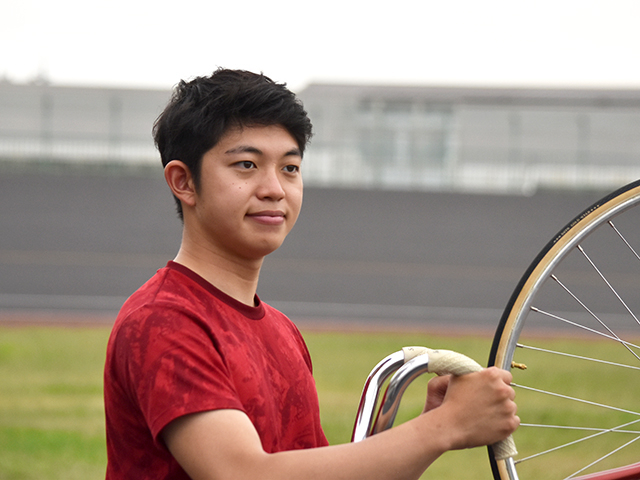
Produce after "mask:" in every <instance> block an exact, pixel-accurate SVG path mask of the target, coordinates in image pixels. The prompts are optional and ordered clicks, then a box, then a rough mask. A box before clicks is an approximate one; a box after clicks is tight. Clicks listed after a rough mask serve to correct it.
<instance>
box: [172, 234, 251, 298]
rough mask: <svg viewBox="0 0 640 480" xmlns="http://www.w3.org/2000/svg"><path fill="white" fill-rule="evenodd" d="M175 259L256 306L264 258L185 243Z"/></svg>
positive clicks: (226, 291) (224, 289)
mask: <svg viewBox="0 0 640 480" xmlns="http://www.w3.org/2000/svg"><path fill="white" fill-rule="evenodd" d="M174 261H175V262H176V263H179V264H181V265H184V266H185V267H187V268H189V269H190V270H192V271H194V272H195V273H197V274H198V275H200V276H201V277H202V278H204V279H205V280H207V281H208V282H209V283H211V284H212V285H213V286H214V287H216V288H218V289H219V290H221V291H222V292H224V293H226V294H227V295H229V296H230V297H232V298H235V299H236V300H238V301H239V302H242V303H244V304H246V305H251V306H254V305H255V295H256V290H257V288H258V278H259V276H260V268H261V267H262V259H259V260H245V259H236V258H227V257H225V256H222V255H219V254H217V253H216V252H212V251H203V250H202V249H198V248H194V246H193V245H188V244H185V241H184V239H183V242H182V245H181V247H180V250H179V251H178V254H177V255H176V257H175V259H174Z"/></svg>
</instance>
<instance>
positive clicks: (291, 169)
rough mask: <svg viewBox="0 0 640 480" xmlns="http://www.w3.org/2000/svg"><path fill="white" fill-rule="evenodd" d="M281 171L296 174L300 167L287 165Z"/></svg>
mask: <svg viewBox="0 0 640 480" xmlns="http://www.w3.org/2000/svg"><path fill="white" fill-rule="evenodd" d="M283 170H284V171H285V172H287V173H296V172H299V171H300V167H299V166H297V165H287V166H286V167H284V169H283Z"/></svg>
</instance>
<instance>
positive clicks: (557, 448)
mask: <svg viewBox="0 0 640 480" xmlns="http://www.w3.org/2000/svg"><path fill="white" fill-rule="evenodd" d="M639 421H640V420H634V421H632V422H629V423H625V424H624V425H620V426H618V427H613V428H609V429H606V430H602V431H598V432H597V433H594V434H593V435H588V436H586V437H583V438H579V439H578V440H574V441H573V442H568V443H564V444H562V445H558V446H557V447H553V448H550V449H548V450H545V451H543V452H538V453H535V454H533V455H529V456H528V457H525V458H520V459H518V460H515V461H514V463H516V464H518V463H522V462H526V461H528V460H532V459H534V458H537V457H541V456H543V455H547V454H549V453H552V452H555V451H558V450H561V449H563V448H566V447H570V446H571V445H576V444H578V443H582V442H585V441H587V440H591V439H592V438H596V437H599V436H600V435H604V434H605V433H611V432H617V431H619V430H620V429H621V428H625V427H628V426H629V425H633V424H634V423H638V422H639ZM638 438H640V437H636V438H634V439H633V440H632V442H635V441H636V440H637V439H638ZM581 471H582V470H581ZM577 473H579V472H577ZM573 475H576V474H575V473H574V474H573Z"/></svg>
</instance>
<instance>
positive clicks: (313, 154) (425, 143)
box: [300, 85, 640, 193]
mask: <svg viewBox="0 0 640 480" xmlns="http://www.w3.org/2000/svg"><path fill="white" fill-rule="evenodd" d="M300 96H301V97H302V98H303V100H304V102H305V106H306V107H307V110H308V111H309V113H310V115H311V118H312V119H313V121H314V125H315V129H316V136H315V137H314V139H313V144H312V148H310V150H309V159H308V163H307V164H306V165H305V170H306V171H307V174H308V177H309V180H310V181H312V182H313V183H318V184H322V185H332V186H334V185H349V186H352V185H359V186H363V187H380V188H396V189H397V188H402V189H439V190H454V191H456V190H464V191H469V190H475V191H499V192H505V191H509V192H514V191H516V192H517V191H521V192H523V193H530V192H533V191H535V189H537V188H540V187H543V188H563V189H566V188H610V187H613V186H618V185H620V184H624V183H627V182H628V181H631V180H634V179H637V178H640V90H551V89H507V88H430V87H384V86H355V85H349V86H347V85H310V86H309V87H308V88H306V89H305V90H304V91H302V92H301V93H300ZM305 161H307V160H305Z"/></svg>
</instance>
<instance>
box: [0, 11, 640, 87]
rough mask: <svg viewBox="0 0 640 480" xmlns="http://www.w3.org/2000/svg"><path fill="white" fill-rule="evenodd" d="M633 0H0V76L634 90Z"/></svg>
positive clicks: (56, 80)
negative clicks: (243, 73) (244, 77)
mask: <svg viewBox="0 0 640 480" xmlns="http://www.w3.org/2000/svg"><path fill="white" fill-rule="evenodd" d="M639 24H640V1H639V0H577V1H576V0H536V1H519V0H509V1H502V0H499V1H498V0H487V1H478V0H473V1H471V0H458V1H456V0H438V1H431V0H413V1H409V0H394V1H384V2H372V1H370V0H369V1H366V2H365V1H363V0H360V1H350V0H341V1H340V0H322V1H314V2H311V1H304V0H271V1H270V0H244V1H243V0H225V1H219V0H208V1H199V0H198V1H189V0H183V1H182V2H167V1H165V0H153V1H150V0H109V1H103V0H94V1H87V0H56V1H51V0H20V1H9V0H5V1H3V2H2V6H0V45H1V48H0V79H2V78H4V79H5V80H9V81H13V82H16V83H24V82H29V81H32V80H33V79H34V78H36V77H42V78H46V79H48V80H49V81H50V82H51V83H53V84H59V85H90V86H118V87H137V88H163V89H164V88H167V89H168V88H171V87H172V86H173V85H175V84H176V83H177V82H178V81H179V80H180V79H188V78H192V77H194V76H197V75H207V74H209V73H211V72H212V71H213V70H215V69H216V68H217V67H227V68H241V69H247V70H253V71H261V72H263V73H265V74H266V75H268V76H269V77H271V78H272V79H274V80H276V81H278V82H286V83H287V84H288V85H289V86H290V87H291V88H292V89H293V90H294V91H295V90H300V89H302V88H304V87H305V86H306V85H308V84H309V83H312V82H331V83H352V84H353V83H367V84H372V83H373V84H401V85H449V86H497V87H502V86H515V87H568V88H640V61H639V60H640V55H639V54H640V28H638V25H639Z"/></svg>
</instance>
